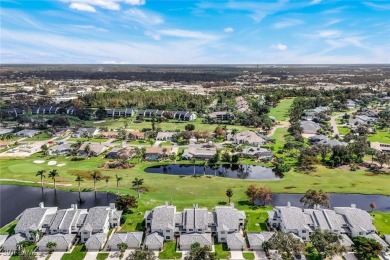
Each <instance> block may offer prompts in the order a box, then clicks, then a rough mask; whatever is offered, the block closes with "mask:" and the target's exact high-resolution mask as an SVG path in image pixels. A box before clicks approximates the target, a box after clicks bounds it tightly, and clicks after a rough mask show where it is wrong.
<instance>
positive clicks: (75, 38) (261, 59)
mask: <svg viewBox="0 0 390 260" xmlns="http://www.w3.org/2000/svg"><path fill="white" fill-rule="evenodd" d="M0 3H1V9H0V18H1V23H0V24H1V40H0V54H1V57H0V58H1V63H107V64H124V63H130V64H237V63H245V64H331V63H345V64H348V63H389V62H390V1H389V0H372V1H370V0H367V1H364V0H362V1H359V0H349V1H341V0H258V1H255V0H253V1H251V0H247V1H238V0H235V1H233V0H218V1H211V0H209V1H208V0H202V1H192V0H176V1H169V0H48V1H44V0H40V1H34V0H1V2H0Z"/></svg>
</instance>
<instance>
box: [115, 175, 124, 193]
mask: <svg viewBox="0 0 390 260" xmlns="http://www.w3.org/2000/svg"><path fill="white" fill-rule="evenodd" d="M115 178H116V189H117V193H118V194H119V182H120V181H121V180H122V179H123V178H122V177H120V176H118V175H115Z"/></svg>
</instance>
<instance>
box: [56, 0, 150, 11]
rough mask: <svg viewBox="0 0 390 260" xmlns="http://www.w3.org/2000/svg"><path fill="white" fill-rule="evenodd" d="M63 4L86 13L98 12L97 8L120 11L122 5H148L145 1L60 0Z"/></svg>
mask: <svg viewBox="0 0 390 260" xmlns="http://www.w3.org/2000/svg"><path fill="white" fill-rule="evenodd" d="M60 1H61V2H63V3H69V8H71V9H75V10H78V11H84V12H96V9H95V7H99V8H102V9H107V10H113V11H118V10H120V9H121V5H120V4H127V5H132V6H140V5H144V4H145V3H146V1H145V0H60Z"/></svg>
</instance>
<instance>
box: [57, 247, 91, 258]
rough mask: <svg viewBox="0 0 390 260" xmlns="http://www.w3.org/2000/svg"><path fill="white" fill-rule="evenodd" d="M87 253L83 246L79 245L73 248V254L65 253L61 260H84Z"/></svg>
mask: <svg viewBox="0 0 390 260" xmlns="http://www.w3.org/2000/svg"><path fill="white" fill-rule="evenodd" d="M86 254H87V251H85V249H84V246H83V245H78V246H75V248H73V251H72V252H71V253H65V254H64V255H63V256H62V258H61V260H83V259H84V257H85V255H86Z"/></svg>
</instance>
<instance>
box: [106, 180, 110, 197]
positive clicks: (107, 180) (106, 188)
mask: <svg viewBox="0 0 390 260" xmlns="http://www.w3.org/2000/svg"><path fill="white" fill-rule="evenodd" d="M109 179H110V177H106V193H108V180H109Z"/></svg>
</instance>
